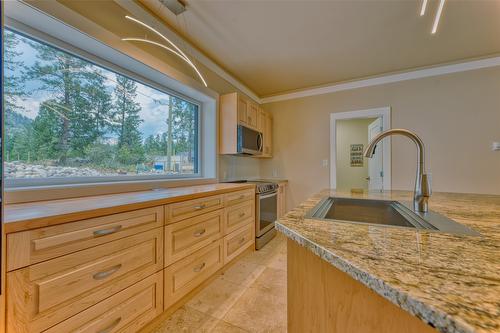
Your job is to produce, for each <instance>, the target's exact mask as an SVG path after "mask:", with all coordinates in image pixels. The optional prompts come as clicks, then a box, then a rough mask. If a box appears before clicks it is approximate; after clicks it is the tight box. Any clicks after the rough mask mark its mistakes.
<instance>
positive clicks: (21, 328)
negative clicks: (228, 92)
mask: <svg viewBox="0 0 500 333" xmlns="http://www.w3.org/2000/svg"><path fill="white" fill-rule="evenodd" d="M245 112H246V111H245ZM251 112H252V111H250V113H251ZM247 120H248V121H253V120H249V119H247ZM256 122H257V118H255V124H257V123H256ZM254 232H255V189H254V188H248V187H245V189H243V190H238V191H230V192H225V193H224V192H223V193H220V194H219V193H217V194H215V195H214V192H207V193H206V194H205V195H202V196H200V194H199V193H196V197H194V198H193V199H190V200H184V201H178V202H174V203H170V204H167V205H162V206H157V207H152V208H145V209H139V210H134V211H130V212H125V213H117V214H112V215H108V216H103V217H97V218H92V219H85V220H80V221H74V222H68V223H64V224H59V225H54V226H50V227H44V228H39V229H33V230H26V231H22V232H16V233H11V234H8V235H7V255H6V257H7V263H8V272H7V277H6V283H7V293H6V297H7V333H41V332H48V333H58V332H101V333H102V332H109V333H111V332H138V331H139V330H140V329H141V328H143V327H144V326H145V325H147V324H148V323H150V322H151V321H152V320H154V318H156V317H157V316H158V315H160V314H161V313H163V312H164V311H165V310H169V311H171V310H172V309H175V308H176V306H179V304H181V303H182V302H183V301H184V300H185V299H187V297H188V296H189V294H190V293H192V292H193V290H195V289H196V288H197V287H199V286H200V285H201V284H202V283H204V282H205V281H206V280H207V279H209V278H210V277H211V276H213V275H214V274H215V273H216V272H219V271H221V270H222V269H223V268H224V265H225V264H226V263H227V262H229V261H231V260H234V258H236V257H237V256H238V255H239V254H241V253H242V252H243V251H245V250H247V249H252V250H253V248H254V242H255V235H254ZM172 311H173V310H172Z"/></svg>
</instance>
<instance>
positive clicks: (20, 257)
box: [7, 206, 163, 271]
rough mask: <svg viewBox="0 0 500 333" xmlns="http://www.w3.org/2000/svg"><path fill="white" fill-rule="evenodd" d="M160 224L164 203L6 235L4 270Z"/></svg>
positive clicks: (54, 256) (161, 223)
mask: <svg viewBox="0 0 500 333" xmlns="http://www.w3.org/2000/svg"><path fill="white" fill-rule="evenodd" d="M162 225H163V206H159V207H153V208H146V209H140V210H134V211H131V212H126V213H120V214H114V215H108V216H103V217H98V218H93V219H87V220H81V221H77V222H71V223H65V224H60V225H56V226H51V227H45V228H39V229H34V230H28V231H23V232H17V233H12V234H8V235H7V253H8V256H7V270H8V271H11V270H14V269H18V268H21V267H24V266H28V265H32V264H35V263H39V262H42V261H45V260H48V259H52V258H56V257H60V256H63V255H66V254H69V253H72V252H76V251H80V250H83V249H87V248H90V247H93V246H96V245H100V244H104V243H107V242H110V241H113V240H116V239H120V238H123V237H127V236H131V235H135V234H138V233H140V232H143V231H146V230H150V229H153V228H156V227H160V226H162Z"/></svg>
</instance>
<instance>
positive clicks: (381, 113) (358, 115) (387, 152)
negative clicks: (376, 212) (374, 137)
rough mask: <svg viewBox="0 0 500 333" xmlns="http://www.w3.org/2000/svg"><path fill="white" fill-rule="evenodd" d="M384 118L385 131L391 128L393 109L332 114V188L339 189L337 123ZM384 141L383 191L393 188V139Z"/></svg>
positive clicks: (387, 107)
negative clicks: (339, 121)
mask: <svg viewBox="0 0 500 333" xmlns="http://www.w3.org/2000/svg"><path fill="white" fill-rule="evenodd" d="M378 117H382V129H383V130H384V131H386V130H388V129H390V128H391V107H390V106H386V107H381V108H375V109H366V110H357V111H347V112H336V113H330V188H333V189H335V188H337V168H336V163H337V147H336V142H337V139H336V136H337V130H336V128H337V127H336V122H337V120H340V119H362V118H378ZM383 140H384V143H385V144H384V151H383V158H382V161H383V162H382V163H383V166H384V178H383V189H384V190H391V188H392V183H391V179H392V171H391V138H390V137H387V138H385V139H383Z"/></svg>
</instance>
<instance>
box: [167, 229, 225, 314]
mask: <svg viewBox="0 0 500 333" xmlns="http://www.w3.org/2000/svg"><path fill="white" fill-rule="evenodd" d="M222 248H223V246H222V239H220V240H218V241H217V242H214V243H212V244H210V245H208V246H206V247H204V248H203V249H201V250H198V251H197V252H195V253H193V254H191V255H190V256H188V257H186V258H184V259H182V260H180V261H178V262H176V263H175V264H173V265H171V266H169V267H167V268H165V297H164V306H165V309H167V308H168V307H169V306H171V305H172V304H174V303H175V302H177V301H178V300H180V299H181V298H182V297H183V296H185V295H186V294H188V293H189V292H190V291H191V290H193V289H194V288H196V287H197V286H198V285H199V284H201V283H202V282H203V281H205V280H206V279H207V278H209V277H210V276H211V275H212V274H214V273H215V272H217V271H218V270H219V269H220V268H222V266H223V258H222Z"/></svg>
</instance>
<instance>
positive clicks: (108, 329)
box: [99, 317, 122, 333]
mask: <svg viewBox="0 0 500 333" xmlns="http://www.w3.org/2000/svg"><path fill="white" fill-rule="evenodd" d="M120 321H122V317H118V318H116V319H115V321H113V322H112V323H111V325H109V326H108V327H106V328H105V329H103V330H100V331H99V333H109V332H111V331H112V330H113V328H115V327H116V325H118V324H119V323H120Z"/></svg>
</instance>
